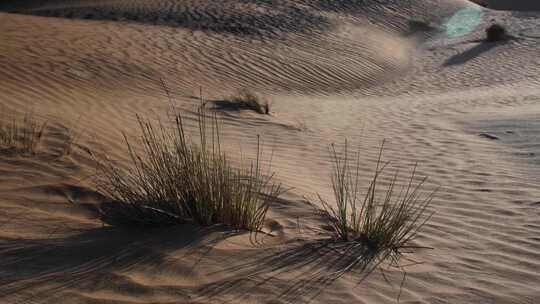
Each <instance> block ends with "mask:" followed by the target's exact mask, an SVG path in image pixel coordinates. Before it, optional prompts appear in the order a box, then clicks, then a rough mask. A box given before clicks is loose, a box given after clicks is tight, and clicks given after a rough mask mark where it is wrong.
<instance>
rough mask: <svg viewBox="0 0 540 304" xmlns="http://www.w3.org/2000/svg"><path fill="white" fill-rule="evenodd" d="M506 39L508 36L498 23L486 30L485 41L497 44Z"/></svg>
mask: <svg viewBox="0 0 540 304" xmlns="http://www.w3.org/2000/svg"><path fill="white" fill-rule="evenodd" d="M506 39H508V35H507V32H506V29H505V28H504V26H502V25H501V24H498V23H494V24H492V25H490V26H489V27H488V28H487V29H486V41H488V42H497V41H503V40H506Z"/></svg>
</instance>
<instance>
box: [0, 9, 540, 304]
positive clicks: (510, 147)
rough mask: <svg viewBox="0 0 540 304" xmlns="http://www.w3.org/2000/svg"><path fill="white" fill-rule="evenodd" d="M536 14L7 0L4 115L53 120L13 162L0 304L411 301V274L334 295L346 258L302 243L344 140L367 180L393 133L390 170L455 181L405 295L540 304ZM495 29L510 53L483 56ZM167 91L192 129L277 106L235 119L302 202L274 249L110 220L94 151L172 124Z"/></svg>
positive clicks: (1, 179) (275, 216)
mask: <svg viewBox="0 0 540 304" xmlns="http://www.w3.org/2000/svg"><path fill="white" fill-rule="evenodd" d="M533 2H536V1H522V2H521V3H520V2H519V1H506V2H505V1H492V2H490V5H493V8H505V9H506V8H510V9H515V10H532V9H535V8H534V7H533V6H531V7H528V6H525V5H526V4H530V3H533ZM506 4H508V5H511V7H508V6H504V5H506ZM490 7H491V6H490ZM539 17H540V15H539V14H537V13H534V12H526V13H524V12H515V11H494V10H489V9H484V8H481V7H480V6H478V5H476V4H473V3H472V2H469V1H465V0H442V1H435V0H407V1H403V0H401V1H398V0H389V1H376V0H368V1H355V0H335V1H327V0H302V1H292V0H275V1H274V0H272V1H263V0H226V1H209V0H186V1H173V0H160V1H142V0H76V1H66V0H51V1H2V3H1V4H0V39H1V41H2V43H0V109H1V111H2V114H4V113H5V115H6V116H4V117H3V118H5V117H8V115H22V114H24V113H27V112H32V113H34V114H35V115H36V117H38V118H39V119H43V120H47V121H48V123H47V127H46V129H45V138H44V140H43V142H42V143H41V144H40V146H39V151H40V153H39V154H38V155H36V156H32V157H22V156H13V155H9V154H5V155H4V154H2V155H0V207H1V208H0V302H3V303H4V302H5V303H58V302H61V303H307V302H310V301H311V303H351V302H353V303H395V302H396V298H397V296H398V294H399V293H400V288H399V285H400V282H401V278H402V275H403V274H402V272H400V271H398V270H395V269H390V270H388V271H387V272H386V273H385V276H383V274H381V273H380V272H375V273H373V274H372V275H371V276H369V277H368V278H367V279H366V280H365V281H362V282H361V284H359V285H358V278H359V275H358V274H354V273H352V274H350V275H347V276H345V277H342V278H340V279H339V280H331V279H328V278H327V277H326V276H325V274H328V273H331V268H329V266H328V265H332V264H333V263H338V262H339V261H336V260H335V259H336V257H335V256H333V255H332V254H330V253H324V252H323V253H321V252H319V253H318V254H320V255H319V256H318V255H317V252H316V251H315V250H314V249H313V248H312V247H310V246H311V245H310V244H309V243H307V244H304V243H302V242H298V239H299V238H306V239H309V238H310V237H312V233H310V232H309V231H310V228H317V227H320V226H321V225H322V223H321V219H320V218H319V217H317V215H316V214H314V212H313V210H312V209H311V207H309V206H307V205H306V204H305V202H304V199H303V196H304V195H306V196H307V197H310V198H314V197H315V195H316V193H319V194H320V195H321V196H323V197H328V198H330V197H331V194H332V193H331V187H330V184H329V177H328V176H329V173H330V171H331V164H330V161H329V157H328V153H327V147H328V145H329V144H330V143H333V142H336V143H342V142H343V140H344V138H348V139H349V140H350V141H351V142H354V143H360V144H361V151H362V156H363V158H362V164H361V168H362V169H363V170H365V174H363V175H362V178H363V180H365V181H367V179H368V178H369V172H371V171H370V170H372V168H373V165H374V160H375V158H376V156H377V153H378V147H379V145H380V143H381V141H382V140H383V139H386V140H387V146H386V147H387V148H386V152H385V155H387V157H388V158H390V159H393V160H395V161H394V162H393V167H394V168H401V169H403V170H406V168H409V167H410V165H411V164H413V163H414V162H416V161H418V162H419V171H420V173H421V174H422V175H428V176H429V177H430V179H429V183H428V185H427V186H428V188H430V189H431V188H435V187H436V186H438V185H440V186H441V190H440V191H439V194H438V196H437V198H436V200H435V201H434V202H433V205H432V206H431V208H432V209H433V211H435V212H436V213H435V215H434V217H433V218H432V220H431V221H430V222H429V223H428V225H427V226H426V227H425V228H424V230H423V231H422V232H421V235H420V237H419V239H418V240H417V241H416V243H417V244H419V245H421V246H426V247H433V248H435V249H434V250H424V251H420V252H418V253H416V255H414V258H415V260H419V261H423V262H424V264H422V265H416V266H413V267H410V268H408V275H407V280H406V282H405V284H404V285H403V288H402V291H401V296H400V302H403V303H536V301H538V300H537V299H539V298H540V287H539V286H540V238H539V237H538V234H539V232H540V224H539V222H538V218H539V216H540V209H539V208H540V137H538V130H539V128H540V125H539V117H540V107H539V102H540V76H539V75H540V59H539V58H538V53H539V48H540V44H539V43H540V18H539ZM493 22H498V23H501V24H504V25H505V26H506V27H507V29H508V31H509V33H510V34H511V36H512V39H510V40H508V41H505V42H499V43H485V42H483V41H482V38H483V37H484V30H485V28H486V27H487V26H489V24H491V23H493ZM160 79H163V81H165V82H166V83H167V85H168V87H169V88H170V90H171V94H172V96H173V97H174V103H175V106H176V107H177V108H178V110H179V111H180V112H181V114H182V115H183V116H184V117H185V120H186V125H187V126H188V129H189V131H194V130H196V125H195V118H196V114H195V113H196V108H197V107H198V106H199V100H198V96H199V92H200V90H201V89H202V91H203V95H204V96H205V97H206V98H207V99H209V100H216V99H221V98H223V97H225V96H229V95H230V94H233V93H234V92H235V91H237V90H239V89H243V88H250V89H251V90H253V91H255V92H258V93H261V94H264V95H266V96H268V98H270V99H271V100H272V111H273V115H271V116H261V115H257V114H255V113H251V112H249V111H231V112H228V111H219V112H218V113H219V115H220V117H221V118H222V121H223V124H224V126H223V141H224V142H225V143H226V146H225V149H226V150H228V151H231V152H232V153H233V154H232V155H238V151H239V147H240V148H241V150H242V152H244V153H249V152H251V151H254V150H255V148H256V140H257V138H256V135H257V134H261V135H262V137H263V140H264V143H265V147H266V149H267V150H273V159H272V167H273V169H274V170H275V171H276V178H277V179H278V180H279V181H281V182H283V183H284V184H285V185H286V186H287V187H292V188H293V190H291V191H290V192H289V193H288V194H287V195H286V196H285V197H283V199H282V200H280V201H277V202H275V203H274V205H273V206H272V208H271V211H270V215H269V218H268V227H269V228H272V229H273V230H274V234H275V237H267V238H265V243H264V245H261V246H262V247H257V246H254V245H253V244H252V243H251V242H250V237H249V235H246V234H239V235H236V234H235V235H231V234H230V233H228V232H227V231H224V230H221V229H220V228H193V227H187V226H186V227H184V226H181V227H175V228H172V229H168V230H167V231H162V230H130V229H120V228H117V227H109V226H107V225H105V226H104V224H103V223H102V222H101V221H100V220H99V219H98V216H97V214H96V208H97V206H99V204H100V203H101V202H103V201H104V198H103V197H102V196H101V195H100V194H99V193H97V192H96V189H95V184H94V182H93V179H92V175H93V174H94V172H95V163H94V158H93V157H94V156H95V153H96V151H103V150H105V151H106V152H107V153H108V155H109V156H110V157H111V158H114V159H118V160H123V159H126V158H127V153H126V150H125V147H124V145H123V143H122V133H121V132H126V134H127V135H128V136H136V135H137V134H138V133H137V121H136V117H135V114H144V115H146V116H148V117H149V118H151V119H158V118H159V119H161V120H163V121H166V120H167V113H168V112H169V111H170V110H171V108H170V107H171V105H170V102H169V101H168V99H167V97H166V94H165V92H164V90H163V88H162V86H161V82H160ZM70 138H76V140H75V144H74V147H73V151H72V152H71V153H70V154H69V155H65V156H62V157H58V155H59V153H60V152H59V151H62V149H63V148H62V147H63V146H65V145H67V144H68V143H69V142H70ZM92 153H94V154H92ZM60 154H61V153H60ZM307 257H309V258H310V259H309V261H310V263H305V262H306V259H307ZM387 280H389V281H390V282H391V284H389V283H388V282H387Z"/></svg>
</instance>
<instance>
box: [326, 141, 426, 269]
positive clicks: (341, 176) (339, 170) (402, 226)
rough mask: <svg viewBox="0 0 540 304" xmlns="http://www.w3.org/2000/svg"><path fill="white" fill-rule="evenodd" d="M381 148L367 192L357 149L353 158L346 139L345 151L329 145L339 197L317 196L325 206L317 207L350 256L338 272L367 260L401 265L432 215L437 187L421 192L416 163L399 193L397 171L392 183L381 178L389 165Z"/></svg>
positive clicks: (335, 193)
mask: <svg viewBox="0 0 540 304" xmlns="http://www.w3.org/2000/svg"><path fill="white" fill-rule="evenodd" d="M382 152H383V147H381V150H380V152H379V158H378V160H377V164H376V167H375V172H374V174H373V177H372V178H371V182H370V184H369V186H368V187H367V190H366V192H365V193H362V192H361V186H360V173H361V172H360V167H359V166H360V164H359V153H358V154H357V155H356V157H355V158H351V157H350V155H349V151H348V146H347V142H345V148H344V151H343V153H341V154H340V153H338V152H337V151H336V148H335V146H334V145H332V146H331V149H330V156H331V158H332V160H333V164H334V170H333V173H332V188H333V192H334V200H335V202H332V203H331V202H328V201H326V200H325V199H323V198H322V197H320V196H319V199H320V203H321V204H322V209H319V208H317V210H319V211H320V212H321V213H322V215H323V216H324V218H326V219H327V220H328V224H329V226H330V227H331V229H332V231H333V238H334V241H335V246H337V247H339V248H340V250H341V252H344V253H345V252H346V255H347V256H349V257H352V259H351V260H350V262H348V263H345V264H344V265H343V266H342V268H341V269H340V270H339V272H340V273H345V272H347V271H350V270H353V269H354V268H355V267H356V266H359V265H363V267H367V266H366V264H363V263H365V262H367V261H369V262H373V261H376V262H375V265H378V264H380V263H382V262H384V261H386V260H390V262H391V263H393V264H394V265H395V266H398V265H399V263H398V261H399V259H400V257H401V256H402V254H403V252H404V251H409V250H411V249H414V248H420V247H415V246H413V245H411V244H410V243H411V241H413V240H414V239H415V238H416V237H417V235H418V232H419V231H420V229H421V228H422V227H423V226H424V224H425V223H426V222H427V221H428V220H429V219H430V218H431V215H432V213H431V212H429V211H428V206H429V204H430V203H431V201H432V198H433V195H434V193H435V191H433V192H430V193H423V191H422V187H423V185H424V183H425V181H426V178H423V179H420V180H419V181H416V182H415V180H416V167H415V168H414V169H413V172H412V174H411V176H410V179H409V180H408V182H407V183H406V185H405V186H402V188H401V189H400V191H398V192H397V195H396V191H395V188H396V186H397V181H398V173H397V172H396V173H395V174H394V175H393V176H392V178H391V179H390V181H389V182H383V181H382V180H381V175H382V174H383V172H384V170H385V169H386V168H387V166H388V164H389V163H388V162H383V161H382Z"/></svg>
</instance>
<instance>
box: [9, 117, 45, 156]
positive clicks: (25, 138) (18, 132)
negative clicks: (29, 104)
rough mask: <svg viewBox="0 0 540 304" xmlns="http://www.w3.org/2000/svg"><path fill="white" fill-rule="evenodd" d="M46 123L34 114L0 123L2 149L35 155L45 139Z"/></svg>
mask: <svg viewBox="0 0 540 304" xmlns="http://www.w3.org/2000/svg"><path fill="white" fill-rule="evenodd" d="M45 126H46V122H39V121H37V120H36V119H35V118H34V116H33V115H32V114H26V115H25V116H24V117H23V118H12V119H7V120H4V121H0V149H2V150H5V151H10V152H13V153H16V154H35V153H36V149H37V146H38V144H39V142H40V141H41V138H42V137H43V131H44V129H45Z"/></svg>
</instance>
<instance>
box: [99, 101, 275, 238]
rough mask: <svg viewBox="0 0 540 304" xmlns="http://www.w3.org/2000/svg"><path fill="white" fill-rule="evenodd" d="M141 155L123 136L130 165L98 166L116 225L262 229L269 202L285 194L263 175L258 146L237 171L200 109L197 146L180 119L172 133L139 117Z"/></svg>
mask: <svg viewBox="0 0 540 304" xmlns="http://www.w3.org/2000/svg"><path fill="white" fill-rule="evenodd" d="M139 124H140V128H141V132H142V148H143V149H142V150H143V152H142V153H138V152H136V150H135V147H134V146H133V145H132V143H131V141H130V140H128V139H127V137H125V143H126V146H127V149H128V151H129V156H130V158H129V160H130V162H129V166H128V168H126V169H122V168H121V167H120V166H118V165H117V164H116V163H115V162H113V161H110V160H107V161H104V162H101V163H100V166H99V169H100V170H99V172H100V173H101V176H102V177H103V178H102V179H101V182H99V189H100V190H101V192H102V193H103V194H105V195H107V196H108V197H110V198H111V199H112V201H113V204H111V205H112V206H113V208H109V210H106V211H104V216H105V217H112V218H113V220H115V221H121V222H124V223H135V224H140V225H150V226H163V225H171V224H177V223H185V222H192V223H196V224H199V225H204V226H208V225H213V224H225V225H228V226H230V227H232V228H234V229H246V230H250V231H260V230H261V229H262V227H263V224H264V220H265V217H266V213H267V210H268V204H269V200H270V199H272V198H273V197H276V196H278V195H279V194H280V193H281V187H280V185H277V184H274V183H272V175H264V174H263V168H262V167H261V160H260V157H261V150H260V145H259V148H258V150H257V155H256V157H255V160H254V161H253V162H252V163H251V165H250V166H249V167H247V168H240V169H237V168H234V167H233V166H232V164H231V163H230V161H229V159H228V158H227V156H226V154H225V153H224V152H223V151H221V146H220V135H219V133H220V132H219V123H218V121H217V118H216V117H215V116H213V118H211V121H210V122H208V118H207V117H206V114H205V112H204V109H203V108H201V110H200V112H199V144H195V143H191V142H188V141H187V139H186V135H185V133H184V126H183V124H182V119H181V117H180V116H177V117H176V120H175V125H174V128H173V130H172V131H171V130H167V129H166V128H165V127H164V126H163V125H162V124H159V126H157V127H156V126H155V125H153V124H152V123H150V122H148V121H146V120H144V119H142V118H139Z"/></svg>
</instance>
